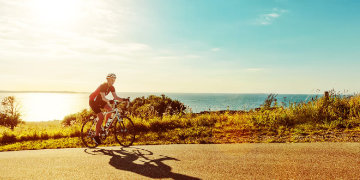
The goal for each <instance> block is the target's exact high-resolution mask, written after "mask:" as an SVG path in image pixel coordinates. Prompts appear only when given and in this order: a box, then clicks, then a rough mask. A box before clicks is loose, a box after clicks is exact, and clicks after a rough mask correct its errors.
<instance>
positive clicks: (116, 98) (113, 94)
mask: <svg viewBox="0 0 360 180" xmlns="http://www.w3.org/2000/svg"><path fill="white" fill-rule="evenodd" d="M111 94H112V96H113V97H114V99H115V100H119V101H125V100H126V99H125V98H120V97H119V96H118V95H117V94H116V92H115V91H114V92H111Z"/></svg>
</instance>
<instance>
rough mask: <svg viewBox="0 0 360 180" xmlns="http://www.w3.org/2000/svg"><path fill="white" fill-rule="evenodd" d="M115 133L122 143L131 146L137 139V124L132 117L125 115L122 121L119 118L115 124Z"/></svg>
mask: <svg viewBox="0 0 360 180" xmlns="http://www.w3.org/2000/svg"><path fill="white" fill-rule="evenodd" d="M114 135H115V139H116V141H117V142H118V143H119V144H120V145H122V146H124V147H128V146H131V145H132V144H133V143H134V141H135V126H134V123H133V122H132V121H131V119H130V118H128V117H123V118H122V120H121V121H119V120H117V121H116V123H115V126H114Z"/></svg>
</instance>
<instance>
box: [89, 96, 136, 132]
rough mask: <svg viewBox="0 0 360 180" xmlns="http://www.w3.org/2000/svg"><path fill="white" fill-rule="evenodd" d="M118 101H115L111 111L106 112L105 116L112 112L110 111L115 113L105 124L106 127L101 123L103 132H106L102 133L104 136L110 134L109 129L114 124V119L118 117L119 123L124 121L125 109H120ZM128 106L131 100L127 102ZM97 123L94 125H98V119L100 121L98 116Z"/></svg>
mask: <svg viewBox="0 0 360 180" xmlns="http://www.w3.org/2000/svg"><path fill="white" fill-rule="evenodd" d="M118 103H119V102H118V101H114V108H112V110H111V111H108V112H105V113H104V118H105V117H106V116H107V115H108V114H110V113H114V114H113V116H112V117H113V118H111V117H109V119H108V121H107V122H106V124H105V128H104V126H103V125H102V124H101V130H102V131H103V132H102V133H104V134H101V135H102V136H103V135H104V136H107V135H108V134H109V129H110V128H111V127H112V124H113V122H114V120H115V119H117V121H119V123H120V122H122V121H123V119H122V115H123V114H122V113H123V111H122V110H119V109H118V108H117V107H116V106H117V105H118ZM126 107H127V108H128V107H129V102H128V103H127V106H126ZM95 120H96V123H94V125H96V124H97V121H98V118H97V117H96V119H95Z"/></svg>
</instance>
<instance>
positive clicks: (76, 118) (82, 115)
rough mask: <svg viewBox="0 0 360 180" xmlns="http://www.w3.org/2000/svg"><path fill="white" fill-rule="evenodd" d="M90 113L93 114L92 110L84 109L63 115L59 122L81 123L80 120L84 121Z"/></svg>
mask: <svg viewBox="0 0 360 180" xmlns="http://www.w3.org/2000/svg"><path fill="white" fill-rule="evenodd" d="M92 115H95V113H94V111H92V110H87V109H84V110H82V111H81V112H78V113H75V114H70V115H67V116H65V117H64V119H63V120H62V121H61V123H62V124H63V125H64V126H71V125H74V124H82V122H84V121H85V120H86V119H88V118H89V117H90V116H92Z"/></svg>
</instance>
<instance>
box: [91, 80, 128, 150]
mask: <svg viewBox="0 0 360 180" xmlns="http://www.w3.org/2000/svg"><path fill="white" fill-rule="evenodd" d="M106 80H107V82H105V83H103V84H101V85H100V86H99V87H98V88H97V89H96V90H95V91H94V92H93V93H91V94H90V97H89V105H90V107H91V109H92V110H93V111H94V112H95V113H96V115H97V117H98V122H97V124H96V133H95V137H94V138H93V139H94V141H95V143H96V144H101V140H100V128H101V124H102V123H103V120H104V115H103V113H102V112H101V109H102V108H104V109H106V110H107V111H111V109H112V108H111V104H112V103H113V100H109V99H107V98H106V97H105V96H106V95H108V94H109V93H110V92H111V94H112V96H113V97H114V99H115V100H120V101H126V100H127V99H125V98H120V97H118V96H117V94H116V91H115V88H114V86H113V84H114V82H115V80H116V75H115V74H114V73H110V74H108V75H107V76H106ZM111 115H112V113H109V114H107V115H106V117H105V124H106V122H107V120H108V118H109V117H110V116H111Z"/></svg>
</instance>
